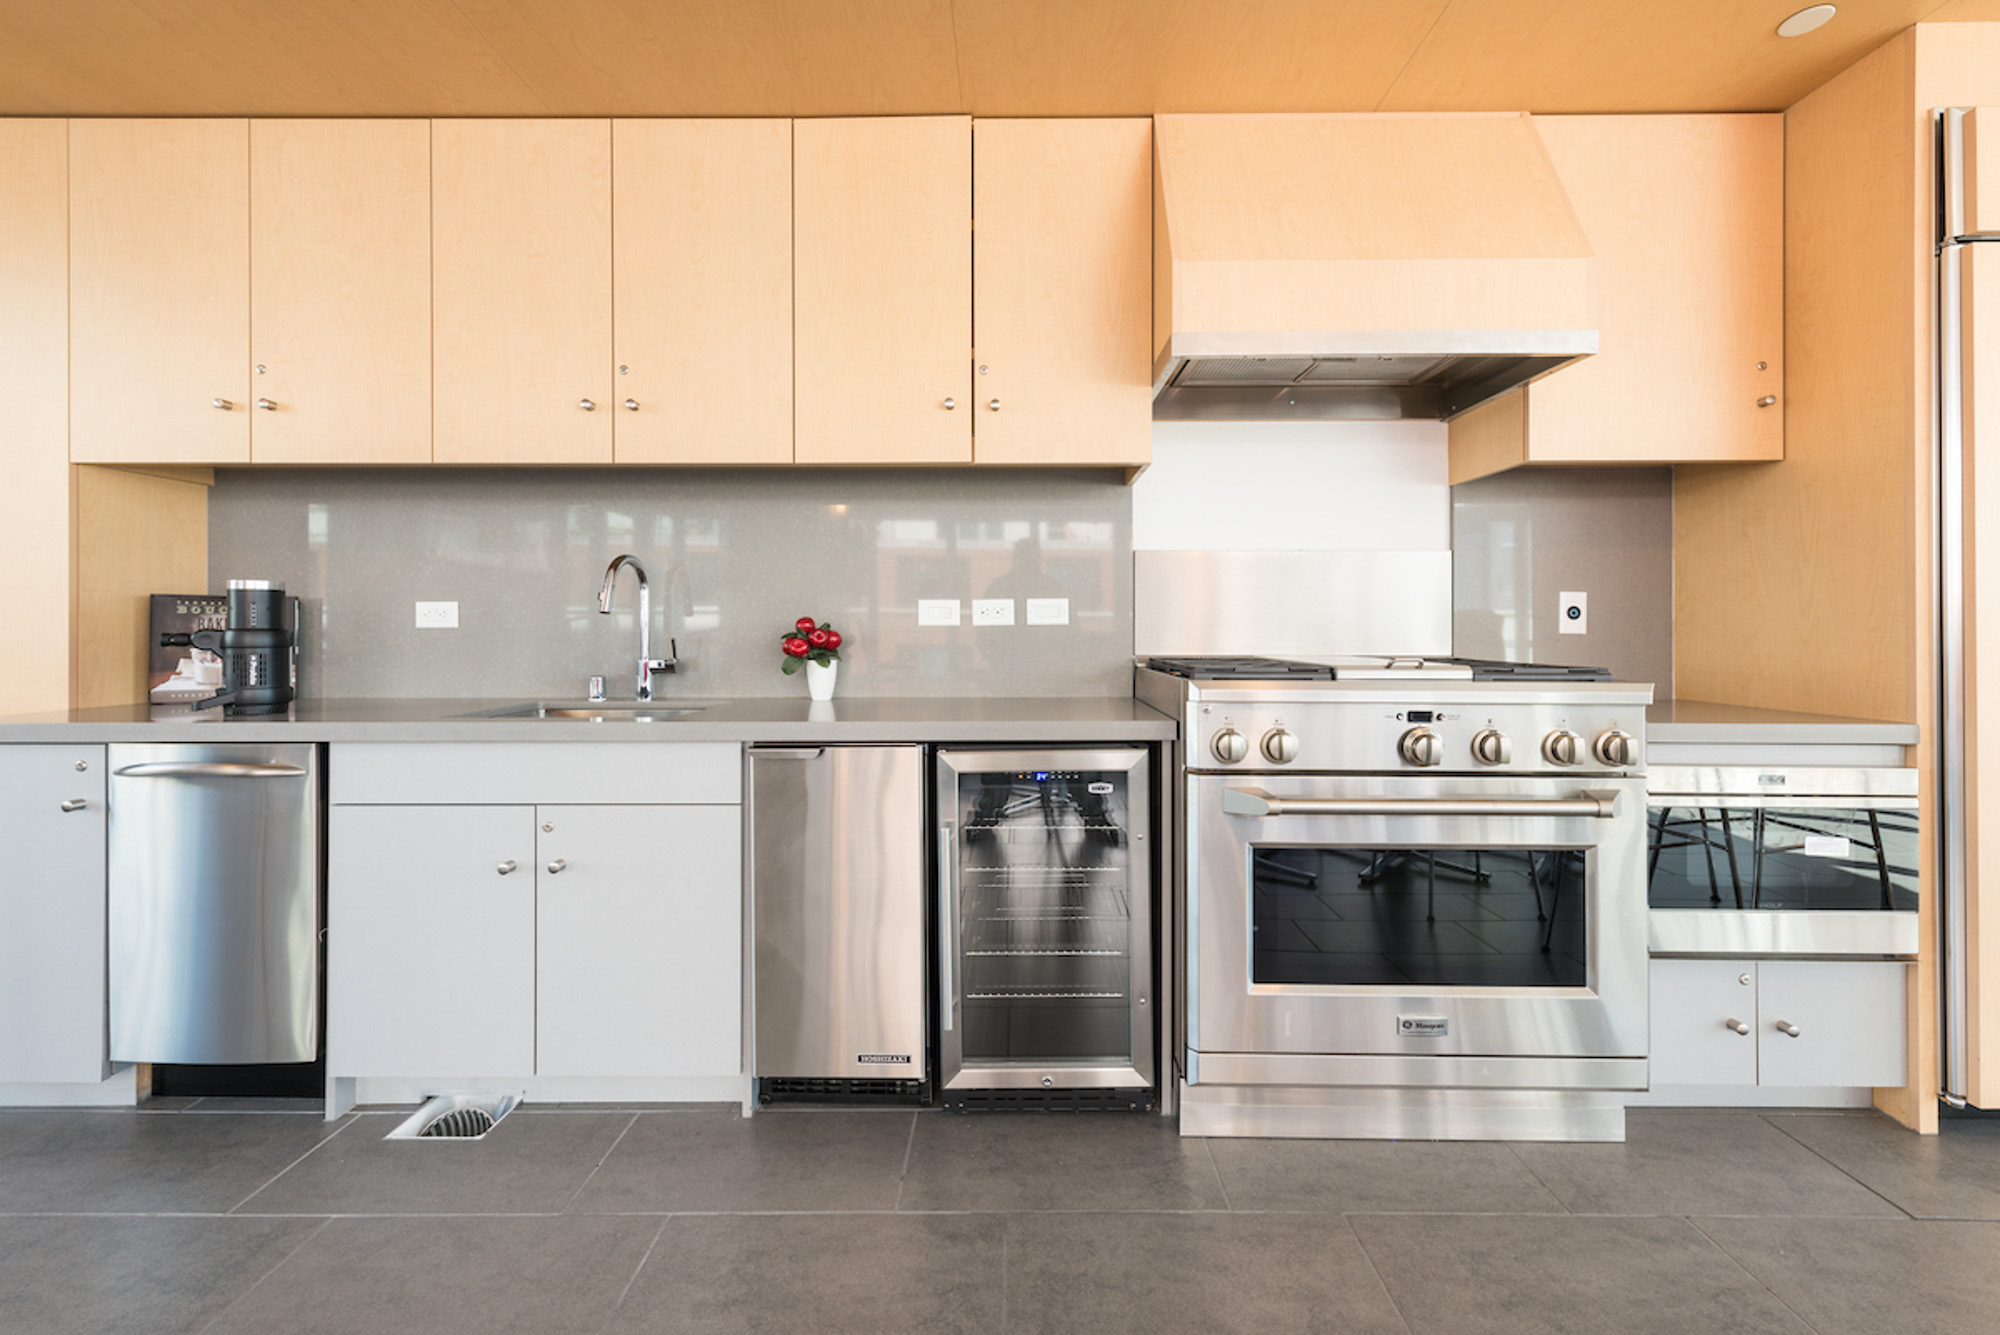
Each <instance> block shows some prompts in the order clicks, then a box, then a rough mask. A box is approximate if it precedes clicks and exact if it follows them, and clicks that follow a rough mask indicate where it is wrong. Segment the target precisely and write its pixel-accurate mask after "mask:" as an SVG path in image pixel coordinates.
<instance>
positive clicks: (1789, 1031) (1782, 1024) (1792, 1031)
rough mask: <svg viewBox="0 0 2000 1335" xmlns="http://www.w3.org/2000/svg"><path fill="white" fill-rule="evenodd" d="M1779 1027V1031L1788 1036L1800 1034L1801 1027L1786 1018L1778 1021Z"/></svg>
mask: <svg viewBox="0 0 2000 1335" xmlns="http://www.w3.org/2000/svg"><path fill="white" fill-rule="evenodd" d="M1777 1028H1778V1032H1779V1033H1781V1034H1783V1035H1784V1036H1785V1037H1787V1038H1797V1037H1798V1036H1799V1027H1798V1026H1797V1025H1795V1024H1792V1023H1790V1022H1789V1021H1785V1020H1780V1021H1778V1026H1777Z"/></svg>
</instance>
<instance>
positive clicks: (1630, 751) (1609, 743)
mask: <svg viewBox="0 0 2000 1335" xmlns="http://www.w3.org/2000/svg"><path fill="white" fill-rule="evenodd" d="M1596 751H1597V758H1598V759H1599V760H1600V761H1602V762H1603V763H1605V764H1607V765H1620V766H1623V765H1633V764H1637V763H1638V760H1639V743H1638V742H1637V741H1636V740H1635V739H1634V738H1633V736H1632V734H1631V733H1629V732H1620V731H1618V729H1616V728H1613V729H1611V730H1610V731H1609V732H1600V733H1598V734H1597V744H1596Z"/></svg>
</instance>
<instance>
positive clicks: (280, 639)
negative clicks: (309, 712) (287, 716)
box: [160, 579, 292, 715]
mask: <svg viewBox="0 0 2000 1335" xmlns="http://www.w3.org/2000/svg"><path fill="white" fill-rule="evenodd" d="M285 603H286V599H285V590H284V586H283V585H279V584H273V583H271V581H269V580H267V579H232V580H230V581H229V624H228V626H226V627H225V628H224V629H222V630H198V631H195V632H194V633H193V634H190V635H173V634H165V635H162V636H160V643H161V645H163V646H167V647H185V648H195V649H206V650H208V651H209V652H210V653H212V654H217V655H219V656H220V657H221V659H222V691H221V693H220V694H218V695H212V696H210V697H209V698H208V699H206V700H197V701H195V702H194V703H193V704H192V705H190V706H189V708H191V709H212V708H214V707H215V706H216V705H221V706H222V707H223V709H224V711H225V712H227V713H229V714H231V715H258V714H282V713H284V712H285V711H286V710H287V709H289V708H290V707H291V704H292V631H291V629H290V628H289V627H287V626H286V625H285Z"/></svg>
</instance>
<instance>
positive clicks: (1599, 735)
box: [1186, 693, 1646, 777]
mask: <svg viewBox="0 0 2000 1335" xmlns="http://www.w3.org/2000/svg"><path fill="white" fill-rule="evenodd" d="M1186 718H1187V736H1188V738H1189V745H1188V752H1187V756H1188V761H1187V763H1188V768H1190V769H1196V770H1199V769H1203V768H1207V769H1211V770H1223V769H1228V770H1236V771H1239V772H1246V773H1256V772H1260V771H1261V772H1277V771H1280V770H1283V771H1285V772H1292V771H1302V772H1309V773H1322V774H1325V773H1362V774H1365V773H1376V774H1395V773H1399V772H1400V773H1404V774H1425V775H1449V774H1468V775H1469V774H1486V775H1499V774H1550V773H1563V774H1570V775H1574V776H1577V777H1583V776H1586V775H1590V774H1600V773H1602V774H1616V773H1641V772H1643V767H1644V765H1645V744H1644V740H1643V739H1644V736H1645V726H1646V724H1645V712H1644V706H1642V705H1637V704H1632V703H1629V702H1621V703H1617V704H1599V703H1595V702H1591V701H1548V700H1541V701H1533V702H1528V701H1522V702H1518V703H1517V702H1514V701H1499V700H1494V699H1492V698H1491V697H1490V696H1489V697H1487V698H1482V699H1467V700H1464V701H1459V700H1454V699H1452V698H1450V697H1449V696H1446V695H1443V694H1442V693H1440V695H1439V696H1438V697H1437V698H1435V699H1433V700H1432V701H1431V702H1429V703H1428V704H1420V705H1417V706H1415V707H1410V706H1408V705H1405V704H1402V703H1399V702H1394V701H1389V700H1382V699H1379V698H1378V699H1376V700H1357V701H1353V702H1351V703H1350V702H1342V703H1335V702H1333V701H1330V700H1329V701H1324V702H1322V701H1317V700H1315V701H1311V702H1306V701H1300V700H1296V699H1294V700H1284V701H1269V702H1266V701H1253V700H1242V701H1236V700H1232V701H1228V702H1226V703H1224V702H1221V701H1214V702H1209V701H1195V702H1191V706H1190V708H1189V709H1188V712H1187V715H1186Z"/></svg>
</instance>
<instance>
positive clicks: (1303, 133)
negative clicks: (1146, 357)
mask: <svg viewBox="0 0 2000 1335" xmlns="http://www.w3.org/2000/svg"><path fill="white" fill-rule="evenodd" d="M1153 134H1154V140H1153V144H1154V150H1153V151H1154V159H1153V229H1154V236H1153V311H1154V315H1153V320H1154V330H1153V332H1154V351H1155V357H1154V363H1153V371H1154V376H1153V418H1154V420H1155V421H1172V420H1186V419H1229V420H1237V421H1243V420H1257V419H1285V420H1297V419H1310V418H1413V417H1414V418H1440V419H1443V418H1450V417H1454V416H1456V415H1457V414H1459V413H1462V412H1464V411H1465V410H1466V409H1468V408H1471V407H1474V406H1475V405H1477V404H1479V403H1483V402H1484V401H1486V400H1487V399H1490V398H1492V397H1494V396H1495V395H1498V394H1502V393H1505V392H1506V391H1508V390H1510V389H1513V388H1515V387H1516V386H1519V385H1523V384H1526V383H1527V382H1528V381H1530V380H1533V379H1535V378H1537V377H1538V376H1542V375H1546V374H1548V373H1549V372H1550V371H1553V370H1556V369H1557V368H1559V367H1562V366H1565V365H1567V364H1569V363H1570V362H1573V361H1575V360H1577V359H1578V358H1581V357H1586V356H1589V355H1590V354H1591V353H1594V352H1596V351H1597V330H1596V307H1595V301H1594V297H1593V293H1592V288H1591V258H1590V243H1589V241H1588V239H1587V238H1586V237H1585V236H1584V234H1583V228H1582V226H1581V225H1580V224H1579V223H1578V222H1577V218H1576V213H1575V211H1574V210H1573V209H1571V207H1570V203H1569V199H1568V197H1567V196H1566V195H1565V194H1564V193H1563V188H1562V183H1561V181H1560V180H1558V179H1557V177H1556V171H1555V167H1554V165H1553V164H1552V163H1551V162H1550V160H1549V155H1548V150H1547V149H1546V148H1544V147H1543V145H1542V140H1541V136H1540V135H1539V134H1537V133H1536V131H1535V127H1534V122H1533V121H1532V119H1531V118H1529V117H1528V116H1526V115H1524V114H1514V113H1498V114H1479V115H1462V114H1437V115H1427V114H1412V115H1327V116H1321V115H1295V116H1233V115H1217V116H1191V115H1163V116H1156V117H1154V118H1153Z"/></svg>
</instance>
